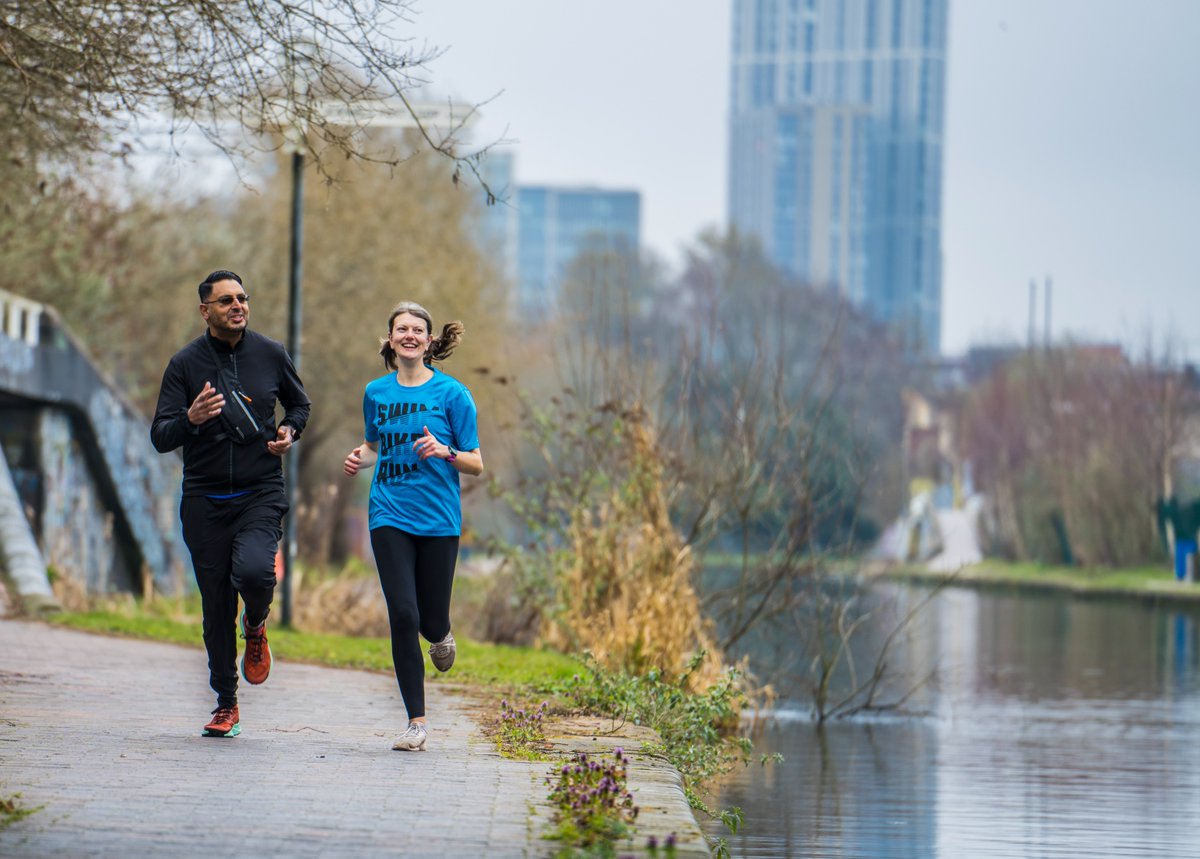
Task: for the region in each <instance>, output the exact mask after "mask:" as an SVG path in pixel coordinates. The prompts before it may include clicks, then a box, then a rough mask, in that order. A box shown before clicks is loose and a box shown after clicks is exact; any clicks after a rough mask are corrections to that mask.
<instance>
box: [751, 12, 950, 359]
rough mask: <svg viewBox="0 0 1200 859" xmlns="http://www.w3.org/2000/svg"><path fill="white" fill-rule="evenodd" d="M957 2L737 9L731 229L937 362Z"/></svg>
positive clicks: (784, 266) (774, 259)
mask: <svg viewBox="0 0 1200 859" xmlns="http://www.w3.org/2000/svg"><path fill="white" fill-rule="evenodd" d="M948 2H949V0H734V2H733V33H732V40H733V50H732V69H731V82H730V83H731V87H730V147H729V159H730V160H729V217H730V222H731V223H732V225H733V226H735V227H737V228H738V229H739V230H740V231H742V232H743V233H747V234H752V235H755V236H757V237H758V238H759V240H760V241H761V242H762V244H763V247H764V248H765V249H766V252H767V254H768V256H769V257H770V258H771V259H772V260H773V261H774V262H775V263H776V264H777V265H779V266H780V267H781V268H784V269H786V270H787V271H789V272H791V273H792V274H794V275H796V276H797V277H799V278H801V279H803V280H805V281H807V282H809V283H811V284H814V285H817V286H820V285H828V286H831V287H836V288H838V289H841V290H842V291H843V292H845V294H846V295H847V296H848V297H849V298H851V299H852V300H853V301H855V302H856V303H858V304H860V305H861V306H863V307H864V308H866V309H867V310H868V311H869V312H870V313H872V314H873V315H875V316H876V317H878V318H880V319H882V320H884V321H887V322H890V323H892V324H894V325H895V326H896V327H897V328H898V330H899V331H900V333H901V335H902V336H903V337H904V338H905V341H906V342H907V343H909V344H910V345H911V347H912V348H914V349H916V350H918V351H924V352H930V353H935V352H937V351H938V350H939V345H940V334H941V196H942V195H941V181H942V115H943V101H944V91H945V85H944V81H945V68H946V24H947V20H946V19H947V6H948Z"/></svg>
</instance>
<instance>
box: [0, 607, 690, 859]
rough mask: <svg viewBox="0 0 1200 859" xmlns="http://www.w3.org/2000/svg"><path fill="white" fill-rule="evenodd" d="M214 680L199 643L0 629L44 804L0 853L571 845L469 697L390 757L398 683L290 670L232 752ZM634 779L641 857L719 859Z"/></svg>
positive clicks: (250, 711) (11, 833)
mask: <svg viewBox="0 0 1200 859" xmlns="http://www.w3.org/2000/svg"><path fill="white" fill-rule="evenodd" d="M207 678H208V672H207V667H206V659H205V655H204V652H203V650H202V649H199V648H184V647H176V646H172V645H167V644H157V643H150V642H141V641H132V640H128V639H119V638H110V637H106V636H98V635H89V634H85V633H79V632H74V631H71V630H66V629H61V628H56V627H53V626H50V625H46V624H41V623H32V622H26V621H20V620H0V799H6V798H9V797H11V796H12V795H14V794H18V793H19V794H21V796H20V799H19V800H18V802H19V804H20V805H21V806H22V807H26V808H32V807H37V806H41V808H40V809H39V810H38V811H37V812H36V813H34V814H32V815H30V816H29V817H26V818H24V819H21V820H18V821H16V822H14V823H12V824H11V825H10V826H9V827H7V828H6V829H2V830H0V856H4V857H14V859H15V857H39V858H40V857H79V856H88V857H109V856H111V857H141V856H155V857H172V856H180V857H186V856H204V857H222V856H234V855H244V856H288V857H363V856H421V857H439V856H444V857H465V856H497V857H507V856H514V857H540V856H551V855H553V854H554V853H555V850H556V848H557V847H558V846H560V845H557V844H556V843H555V842H548V841H545V840H544V839H543V838H542V837H541V835H542V832H543V831H544V827H545V826H546V825H547V823H548V821H549V810H548V809H547V808H546V805H545V801H546V790H547V789H546V787H545V785H544V779H545V777H546V774H547V772H548V770H549V768H550V767H551V766H552V765H551V764H546V763H537V762H534V763H528V762H522V761H511V760H506V759H504V758H503V757H501V756H500V755H499V754H498V753H497V752H496V750H495V747H494V746H493V745H492V744H491V743H490V742H488V741H487V740H486V739H485V738H484V737H483V736H482V733H481V731H480V728H479V725H478V724H477V722H476V721H475V720H474V719H473V717H472V709H473V707H474V706H475V705H474V704H473V703H472V702H471V701H470V700H469V699H468V698H466V697H464V696H463V695H462V694H460V693H456V692H453V691H448V690H446V689H444V688H441V687H439V686H438V685H437V684H433V685H430V686H429V687H427V692H426V695H427V705H428V713H429V726H430V739H429V750H428V751H425V752H394V751H392V750H391V741H392V739H393V738H394V737H395V736H396V735H397V734H398V733H399V731H400V730H401V729H402V728H403V712H404V711H403V706H402V705H401V703H400V699H399V693H398V691H397V690H396V685H395V680H394V678H392V677H391V676H390V675H385V674H376V673H370V672H363V671H348V670H339V669H331V668H321V667H316V666H311V665H300V664H293V663H287V662H281V661H280V660H278V659H277V660H276V663H275V666H274V668H273V669H272V673H271V677H270V679H269V680H268V681H267V682H266V683H265V684H263V685H262V686H258V687H251V686H248V685H246V684H245V683H242V684H241V688H240V689H239V693H238V697H239V704H240V710H241V721H242V735H241V736H239V737H236V738H232V739H218V738H205V737H201V736H200V733H201V731H200V729H201V727H202V726H203V724H204V723H205V721H207V717H208V714H209V711H210V710H211V709H212V708H213V706H215V704H214V700H215V698H214V696H213V694H212V693H211V691H210V690H209V689H208V686H207ZM581 742H582V743H583V745H579V744H575V745H577V746H579V747H580V748H588V747H589V746H588V745H587V742H588V738H584V739H583V740H581ZM568 745H570V744H568ZM593 750H595V749H593ZM630 786H631V788H632V789H633V790H634V792H635V795H637V796H638V797H639V804H640V805H641V806H642V812H643V813H642V817H641V818H640V819H639V830H640V834H639V840H638V844H639V845H640V844H642V843H644V841H645V838H646V836H647V835H648V834H657V835H659V836H660V837H661V836H662V835H663V834H665V833H666V832H668V831H672V832H677V833H678V835H679V839H680V849H679V851H678V852H677V853H676V855H677V856H681V857H682V856H699V855H707V849H706V848H705V847H704V841H703V836H702V834H701V832H700V829H699V826H698V825H697V824H696V822H695V819H694V818H693V817H692V814H691V812H690V811H689V810H688V808H687V805H686V803H685V802H684V799H683V794H682V791H681V790H680V789H679V787H678V774H677V773H675V771H674V770H673V769H672V768H670V767H669V766H666V765H664V764H661V763H654V762H653V761H642V762H640V765H639V766H638V767H636V768H632V769H631V771H630ZM620 852H621V853H624V852H627V851H626V850H625V849H624V848H622V849H621V851H620ZM632 852H639V851H632Z"/></svg>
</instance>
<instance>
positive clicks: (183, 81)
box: [0, 0, 490, 193]
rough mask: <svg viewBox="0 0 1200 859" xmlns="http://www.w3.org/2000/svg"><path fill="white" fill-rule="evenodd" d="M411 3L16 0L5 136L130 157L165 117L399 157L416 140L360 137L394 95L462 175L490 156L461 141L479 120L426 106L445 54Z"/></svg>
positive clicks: (216, 133)
mask: <svg viewBox="0 0 1200 859" xmlns="http://www.w3.org/2000/svg"><path fill="white" fill-rule="evenodd" d="M411 5H412V4H411V2H410V0H373V2H369V3H364V2H359V0H322V2H311V0H4V2H3V4H0V144H2V148H3V150H4V151H5V152H6V153H8V157H9V158H10V159H19V160H29V159H34V160H41V161H47V160H48V161H50V162H59V163H62V162H74V161H77V160H78V159H80V158H81V157H86V156H87V155H88V154H90V153H111V152H113V151H114V150H116V151H117V153H118V154H119V152H120V150H121V147H122V146H127V145H128V143H127V137H125V136H124V135H123V132H127V131H129V130H130V129H134V128H136V126H137V123H138V122H139V121H141V120H145V119H146V118H148V117H151V116H159V115H165V116H167V117H168V118H169V120H170V122H171V126H172V130H173V131H175V130H179V129H184V128H194V129H196V130H198V131H199V132H200V133H201V134H203V135H204V136H205V137H207V138H208V139H209V140H210V141H212V142H213V143H214V144H216V145H217V146H218V147H220V148H221V149H222V150H224V151H225V152H227V153H230V154H238V153H245V152H248V151H252V150H256V149H262V148H264V147H266V148H270V147H274V146H279V145H281V144H282V142H283V141H284V140H292V141H294V142H295V143H296V144H297V145H300V146H303V147H305V148H306V149H307V151H308V153H309V154H310V155H312V156H314V157H315V158H317V159H318V160H320V159H322V158H324V157H326V156H327V155H328V154H330V153H333V152H336V153H340V154H343V155H347V156H350V157H352V158H357V159H366V160H373V161H380V162H383V163H388V164H395V163H397V162H398V161H399V160H401V159H402V158H404V157H405V155H406V153H407V151H406V150H405V149H404V148H397V147H392V148H387V149H381V150H380V149H371V148H369V147H367V146H365V145H364V142H363V139H362V137H361V136H360V135H359V132H360V131H361V130H362V129H363V128H364V127H365V126H366V125H367V124H369V123H370V122H371V120H372V119H373V118H374V117H375V116H376V115H377V114H378V113H379V111H380V107H381V104H383V103H385V102H389V101H390V102H396V103H398V104H399V105H401V106H402V108H403V110H405V111H407V112H408V113H409V114H410V115H411V119H412V120H413V125H414V126H415V127H416V128H417V129H419V133H420V134H421V136H422V137H423V141H424V143H425V144H426V145H427V146H428V147H430V148H432V149H433V150H435V151H437V152H438V153H440V154H442V155H444V156H446V157H448V158H450V159H452V160H453V162H454V165H455V169H454V177H455V179H457V177H458V176H459V174H460V173H461V172H462V171H463V170H467V171H476V167H477V158H476V156H475V155H472V154H463V153H462V152H461V151H460V148H459V145H460V141H459V139H458V135H457V132H458V131H459V130H461V127H462V123H463V122H465V121H466V120H467V119H468V118H469V117H468V116H467V115H464V116H461V117H456V118H455V120H456V121H454V122H452V123H451V127H450V128H449V129H443V130H442V131H441V132H435V131H434V130H433V129H431V128H429V127H428V126H427V125H426V123H424V122H423V121H422V117H421V116H420V114H419V112H418V111H417V110H416V108H415V107H414V104H413V102H412V100H411V96H412V93H413V92H414V91H416V90H417V89H419V88H420V87H421V86H422V85H424V84H426V83H428V80H427V78H426V71H427V70H426V66H427V63H428V62H429V61H430V60H431V59H432V58H433V57H434V56H436V53H437V52H436V50H435V49H432V48H429V47H428V46H426V45H425V44H424V43H423V42H420V41H419V40H417V39H416V38H414V37H413V36H411V33H412V30H413V22H412V17H411V13H410V7H411ZM123 141H124V142H123ZM476 175H478V173H477V171H476ZM485 187H486V186H485ZM489 193H490V192H489Z"/></svg>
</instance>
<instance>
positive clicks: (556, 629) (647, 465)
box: [542, 421, 722, 691]
mask: <svg viewBox="0 0 1200 859" xmlns="http://www.w3.org/2000/svg"><path fill="white" fill-rule="evenodd" d="M622 431H623V433H624V436H625V439H624V441H625V445H624V446H623V449H624V450H625V451H627V452H628V454H629V455H630V456H631V457H632V466H631V468H630V470H629V472H628V474H627V475H626V476H625V478H624V480H623V481H619V482H618V483H617V484H616V485H614V486H613V487H612V489H611V490H610V491H609V492H608V494H607V497H605V498H603V499H601V501H600V503H599V504H593V505H589V506H586V507H584V506H580V507H579V508H576V509H575V510H573V511H571V514H570V524H569V527H568V532H567V535H568V538H569V540H570V541H571V548H572V551H571V552H570V553H569V555H567V559H566V562H565V567H564V568H562V569H560V570H559V571H558V576H557V580H558V581H557V586H558V600H557V602H558V605H559V607H560V608H559V611H558V612H556V613H555V616H554V618H553V620H554V622H553V623H547V624H543V630H542V634H543V637H544V639H545V640H546V643H547V644H549V645H550V646H552V647H556V648H557V649H560V650H566V651H589V652H590V653H591V654H592V655H593V657H594V658H595V659H596V661H597V662H598V663H599V664H600V665H601V666H603V667H605V668H608V669H612V670H621V671H626V672H628V673H632V674H644V673H645V672H646V671H647V670H649V669H650V668H658V669H659V670H661V671H664V672H667V673H669V674H670V675H677V674H680V673H682V672H683V671H684V670H685V669H686V667H687V665H688V663H689V660H690V658H691V656H692V654H694V653H696V652H697V651H699V650H703V651H704V654H705V655H704V658H703V659H702V660H701V662H700V665H699V666H698V667H697V668H696V670H695V671H693V672H692V674H691V675H690V676H689V678H688V683H689V685H690V686H691V688H692V689H693V691H703V690H704V689H707V688H708V687H709V686H711V685H712V684H713V683H714V682H716V681H717V680H718V679H719V678H720V676H721V673H722V658H721V654H720V652H719V651H718V649H717V647H716V645H715V643H714V641H713V637H712V634H711V632H710V630H709V625H708V623H707V622H706V621H705V620H704V618H703V617H702V615H701V612H700V601H699V598H698V596H697V594H696V592H695V590H694V588H693V587H692V581H691V579H692V571H693V558H692V553H691V551H690V549H689V548H688V547H687V546H686V545H685V544H684V542H683V540H682V538H681V537H680V535H679V534H678V532H677V531H676V530H675V527H674V526H673V524H672V523H671V518H670V515H669V511H668V505H667V499H666V493H665V491H664V488H663V471H662V463H661V462H660V460H659V458H658V456H657V454H656V452H655V449H654V443H653V439H652V437H651V434H650V432H649V430H648V429H647V427H646V426H645V424H644V423H642V422H641V421H630V422H629V423H627V424H626V425H625V426H624V427H623V430H622Z"/></svg>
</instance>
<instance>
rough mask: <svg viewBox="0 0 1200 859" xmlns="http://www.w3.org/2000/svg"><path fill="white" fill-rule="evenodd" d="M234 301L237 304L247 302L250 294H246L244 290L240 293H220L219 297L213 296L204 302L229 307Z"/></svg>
mask: <svg viewBox="0 0 1200 859" xmlns="http://www.w3.org/2000/svg"><path fill="white" fill-rule="evenodd" d="M235 301H236V302H238V303H239V304H249V303H250V296H248V295H246V293H244V292H243V293H242V294H241V295H222V296H221V297H220V298H214V299H213V300H212V301H206V302H204V303H205V304H219V305H221V306H222V307H229V306H230V305H231V304H233V303H234V302H235Z"/></svg>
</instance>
